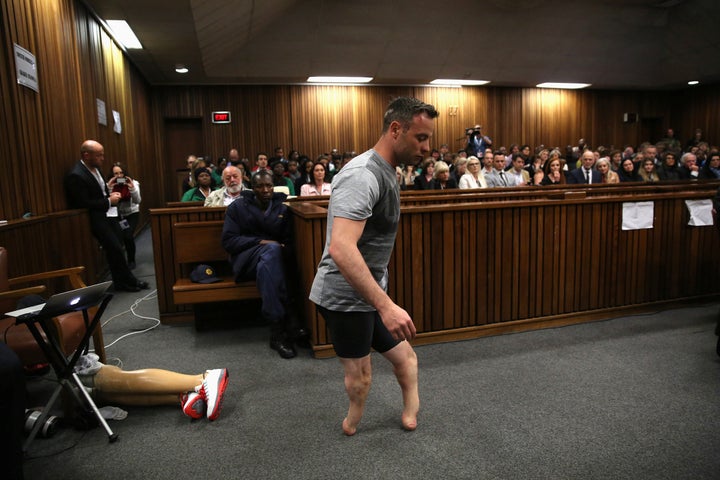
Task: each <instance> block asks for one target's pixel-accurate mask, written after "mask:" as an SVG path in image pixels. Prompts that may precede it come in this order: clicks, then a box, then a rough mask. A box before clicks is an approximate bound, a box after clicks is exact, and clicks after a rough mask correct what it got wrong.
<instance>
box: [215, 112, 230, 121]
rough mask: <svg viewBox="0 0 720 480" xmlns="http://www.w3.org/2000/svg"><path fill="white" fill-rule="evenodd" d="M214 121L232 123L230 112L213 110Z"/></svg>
mask: <svg viewBox="0 0 720 480" xmlns="http://www.w3.org/2000/svg"><path fill="white" fill-rule="evenodd" d="M212 123H230V112H212Z"/></svg>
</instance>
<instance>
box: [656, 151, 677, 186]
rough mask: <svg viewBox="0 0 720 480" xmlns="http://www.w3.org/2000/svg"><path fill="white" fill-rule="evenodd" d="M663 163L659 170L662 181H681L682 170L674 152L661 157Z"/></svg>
mask: <svg viewBox="0 0 720 480" xmlns="http://www.w3.org/2000/svg"><path fill="white" fill-rule="evenodd" d="M661 158H662V162H661V163H660V166H659V167H658V168H657V173H658V176H659V177H660V180H662V181H671V180H680V179H681V178H680V168H679V167H678V164H677V157H676V155H675V153H674V152H665V154H663V155H662V156H661Z"/></svg>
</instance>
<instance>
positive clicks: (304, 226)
mask: <svg viewBox="0 0 720 480" xmlns="http://www.w3.org/2000/svg"><path fill="white" fill-rule="evenodd" d="M717 188H718V183H717V182H710V183H703V182H698V183H680V184H673V185H649V186H646V185H636V188H627V187H614V186H604V185H597V186H590V187H588V186H581V187H576V188H570V189H555V191H551V190H543V189H533V190H534V191H535V192H536V196H535V198H532V196H528V194H529V192H528V191H520V192H518V197H519V198H513V195H512V193H511V192H505V191H502V192H501V191H497V190H499V189H495V190H492V191H491V190H488V191H487V195H485V196H483V195H482V194H477V195H478V196H477V197H476V198H472V195H471V196H468V198H467V200H469V201H464V202H457V201H456V202H453V200H455V199H456V198H457V197H458V195H455V197H453V198H452V199H448V201H443V202H441V203H438V200H439V198H443V197H447V196H446V195H445V194H444V193H443V192H432V193H429V192H428V193H425V194H424V195H417V194H414V195H412V199H413V200H412V201H411V202H408V203H412V205H406V202H405V200H406V196H405V195H403V198H402V202H403V206H402V215H401V217H400V218H401V223H400V227H399V231H398V236H397V241H396V244H395V250H394V253H393V256H392V258H391V261H390V265H389V270H390V284H389V293H390V295H391V297H392V298H394V299H395V300H396V301H397V302H398V303H399V304H400V305H401V306H402V307H404V308H405V309H407V310H408V312H409V313H410V315H411V316H412V317H413V320H414V321H415V324H416V327H417V329H418V332H419V335H418V338H417V339H416V341H415V342H416V343H418V344H421V343H432V342H440V341H449V340H457V339H464V338H473V337H479V336H482V335H489V334H494V333H500V332H511V331H521V330H528V329H534V328H543V327H548V326H558V325H565V324H572V323H578V322H583V321H588V320H593V319H598V318H607V317H612V316H617V315H620V314H623V313H630V312H634V311H640V310H644V309H648V308H650V307H652V308H657V307H658V306H662V305H669V304H672V303H678V302H680V301H683V300H691V299H702V298H708V297H714V296H717V294H718V293H720V270H719V269H718V268H717V265H718V262H719V261H720V249H718V248H717V246H718V238H717V236H718V234H717V231H716V229H715V228H713V227H691V226H688V219H689V214H688V210H687V207H686V205H685V200H691V199H709V198H712V197H713V196H714V195H715V192H716V190H717ZM514 190H516V191H517V189H514ZM528 190H529V189H528ZM497 195H501V196H502V197H503V198H502V199H499V198H497ZM492 197H496V198H492ZM636 201H652V202H653V203H654V225H653V228H652V229H645V230H627V231H624V230H622V229H621V224H622V211H623V203H625V202H636ZM292 211H293V214H294V215H293V217H294V222H295V235H296V239H297V247H298V252H302V254H301V255H298V259H299V265H298V266H299V270H300V275H301V284H302V286H303V288H304V290H305V297H306V298H307V293H308V292H309V287H310V285H311V284H312V279H313V277H314V274H315V268H316V266H317V264H318V262H319V260H320V256H321V254H322V248H323V246H324V242H325V227H326V218H325V216H326V214H327V212H326V210H325V208H323V207H321V206H319V205H316V204H312V203H303V202H297V203H294V204H293V205H292ZM305 314H306V317H307V318H308V319H309V326H310V329H311V331H312V340H313V348H314V350H315V355H316V356H326V355H331V354H332V353H333V352H332V347H331V346H330V344H329V343H330V342H329V336H328V333H327V331H326V328H325V323H324V321H323V319H322V317H321V316H320V315H319V314H318V313H317V312H316V310H315V307H314V305H313V304H312V303H311V302H306V303H305Z"/></svg>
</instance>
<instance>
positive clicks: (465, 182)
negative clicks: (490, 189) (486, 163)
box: [458, 155, 487, 189]
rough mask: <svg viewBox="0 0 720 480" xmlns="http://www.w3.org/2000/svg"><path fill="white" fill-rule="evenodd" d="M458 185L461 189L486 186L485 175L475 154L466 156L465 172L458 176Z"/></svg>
mask: <svg viewBox="0 0 720 480" xmlns="http://www.w3.org/2000/svg"><path fill="white" fill-rule="evenodd" d="M458 187H459V188H462V189H466V188H487V182H486V181H485V176H484V175H483V174H482V172H481V170H480V160H479V159H478V158H477V157H476V156H475V155H471V156H470V157H468V159H467V173H466V174H465V175H463V176H462V177H460V183H458Z"/></svg>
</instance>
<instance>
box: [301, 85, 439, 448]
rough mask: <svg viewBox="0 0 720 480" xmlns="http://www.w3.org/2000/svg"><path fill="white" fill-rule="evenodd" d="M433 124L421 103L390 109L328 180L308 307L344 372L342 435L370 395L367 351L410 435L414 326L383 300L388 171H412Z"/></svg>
mask: <svg viewBox="0 0 720 480" xmlns="http://www.w3.org/2000/svg"><path fill="white" fill-rule="evenodd" d="M437 116H438V112H437V111H436V110H435V107H433V106H432V105H429V104H426V103H423V102H421V101H420V100H417V99H414V98H398V99H396V100H394V101H392V102H391V103H390V105H389V106H388V108H387V110H386V112H385V115H384V120H383V131H382V135H381V136H380V139H379V140H378V141H377V143H376V144H375V146H374V147H373V148H372V149H370V150H368V151H367V152H365V153H363V154H361V155H359V156H357V157H355V158H354V159H352V160H351V161H350V162H349V163H348V164H347V165H345V166H344V167H343V168H342V170H340V172H339V173H338V174H337V175H336V176H335V178H333V188H332V194H331V196H330V204H329V206H328V220H327V236H326V242H325V251H324V252H323V256H322V259H321V260H320V264H319V266H318V272H317V274H316V276H315V280H314V282H313V285H312V289H311V292H310V300H312V301H313V302H315V303H316V304H317V305H318V309H319V311H320V313H321V314H322V316H323V317H324V318H325V321H326V323H327V325H328V327H329V328H330V334H331V337H332V343H333V347H334V348H335V352H336V353H337V355H338V357H339V358H340V362H341V363H342V365H343V368H344V370H345V390H346V392H347V395H348V398H349V401H350V406H349V408H348V413H347V417H345V420H343V424H342V427H343V431H344V432H345V434H346V435H354V434H355V432H356V431H357V426H358V424H359V423H360V419H361V418H362V414H363V409H364V407H365V400H366V398H367V395H368V392H369V391H370V383H371V380H372V366H371V362H370V347H372V348H374V349H375V350H376V351H377V352H379V353H381V354H382V355H383V356H384V357H385V358H387V359H388V360H389V361H390V362H391V363H392V365H393V371H394V373H395V376H396V378H397V381H398V383H399V384H400V388H401V390H402V396H403V412H402V417H401V421H402V425H403V428H405V429H406V430H415V428H416V427H417V414H418V411H419V409H420V398H419V395H418V367H417V356H416V355H415V351H414V350H413V348H412V347H411V346H410V344H409V343H408V341H409V340H412V339H413V338H414V337H415V325H414V324H413V321H412V319H411V318H410V315H409V314H408V313H407V312H406V311H405V310H404V309H402V308H401V307H400V306H399V305H397V304H396V303H395V302H393V301H392V300H391V299H390V297H389V296H388V295H387V293H386V290H387V284H388V273H387V266H388V262H389V261H390V255H391V254H392V249H393V245H394V243H395V236H396V233H397V228H398V222H399V218H400V192H399V186H398V182H397V178H396V175H395V166H396V165H399V164H405V165H415V164H417V163H419V162H420V161H422V160H423V158H424V157H425V156H427V154H428V153H429V152H430V137H431V136H432V134H433V130H434V128H435V120H434V119H435V118H436V117H437Z"/></svg>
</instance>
